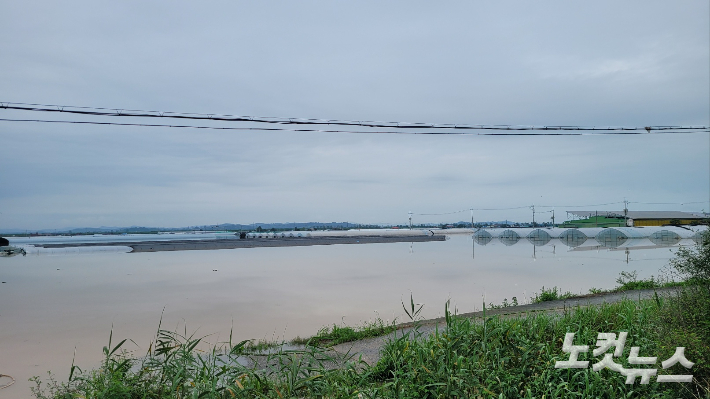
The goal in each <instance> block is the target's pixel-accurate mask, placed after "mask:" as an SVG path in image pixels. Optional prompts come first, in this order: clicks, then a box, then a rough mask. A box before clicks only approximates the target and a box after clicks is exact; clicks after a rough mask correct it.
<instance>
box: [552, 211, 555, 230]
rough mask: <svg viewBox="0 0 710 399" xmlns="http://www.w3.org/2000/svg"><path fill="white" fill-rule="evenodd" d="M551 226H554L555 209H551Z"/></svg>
mask: <svg viewBox="0 0 710 399" xmlns="http://www.w3.org/2000/svg"><path fill="white" fill-rule="evenodd" d="M552 227H555V210H554V209H553V210H552Z"/></svg>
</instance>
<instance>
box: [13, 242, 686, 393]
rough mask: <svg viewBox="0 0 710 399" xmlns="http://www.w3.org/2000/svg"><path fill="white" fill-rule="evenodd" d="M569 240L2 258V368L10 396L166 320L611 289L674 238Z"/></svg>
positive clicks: (240, 325) (185, 326) (232, 323)
mask: <svg viewBox="0 0 710 399" xmlns="http://www.w3.org/2000/svg"><path fill="white" fill-rule="evenodd" d="M640 248H641V249H636V250H631V251H625V250H618V249H617V250H609V249H603V248H587V249H586V250H581V249H585V248H578V249H577V250H574V251H573V250H571V249H570V248H569V247H567V246H565V245H561V244H560V243H559V242H557V243H556V244H555V241H553V242H551V243H549V244H547V245H544V246H538V247H535V246H533V245H532V244H530V243H528V242H525V241H521V242H519V243H517V244H515V245H511V246H508V245H504V244H503V243H502V242H500V241H499V240H493V241H491V242H489V243H488V244H487V245H485V246H483V245H479V244H476V243H474V241H473V240H472V237H471V236H470V235H455V236H451V238H450V239H449V240H447V241H442V242H423V243H413V244H410V243H388V244H366V245H328V246H312V247H281V248H248V249H233V250H214V251H181V252H156V253H123V252H105V251H103V252H102V251H96V252H90V251H89V252H80V253H60V254H56V255H47V254H42V255H33V254H30V255H28V256H26V257H22V256H16V257H12V258H0V281H2V282H3V283H2V284H0V374H9V375H12V376H13V377H15V378H16V379H17V383H16V384H15V385H14V386H12V387H10V388H8V389H5V390H2V391H0V397H13V398H16V397H30V393H29V389H28V387H29V383H28V382H27V379H28V378H29V377H32V376H34V375H39V376H46V372H47V371H48V370H52V371H53V372H54V373H55V374H56V375H57V377H58V378H59V379H66V377H67V375H68V372H69V367H70V365H71V362H72V357H73V356H74V351H75V349H76V364H78V365H79V366H81V367H82V368H92V367H96V366H97V365H98V362H99V361H100V358H101V348H102V347H103V346H104V345H107V344H108V339H109V333H110V332H111V331H112V329H113V337H114V342H118V341H119V340H121V339H123V338H130V339H132V340H133V341H135V344H134V343H131V344H130V345H131V346H130V347H129V349H133V350H135V351H136V354H137V355H140V354H142V353H144V352H145V351H146V350H147V348H148V345H149V342H150V341H151V339H152V338H153V337H154V335H155V332H156V331H157V329H158V323H159V322H160V320H161V317H162V328H166V329H171V330H173V329H179V330H180V331H185V330H186V331H187V332H188V333H192V332H195V331H196V335H197V336H203V335H208V334H212V335H210V336H209V337H208V338H207V340H208V341H210V342H218V341H222V342H223V341H226V340H227V339H228V337H229V334H230V330H231V331H232V333H233V340H234V341H238V340H242V339H267V340H273V339H276V340H281V339H286V340H289V339H292V338H294V337H296V336H301V337H304V336H311V335H313V334H315V333H316V332H317V331H318V329H319V328H321V327H323V326H326V325H332V324H341V323H345V324H347V325H359V324H362V323H364V322H367V321H372V320H374V319H375V318H378V317H379V318H381V319H383V320H385V321H389V322H392V321H393V320H394V319H395V318H396V319H397V320H398V321H405V319H404V318H403V317H404V312H403V311H402V303H401V302H402V301H403V300H404V301H405V302H408V301H409V297H410V294H411V295H412V296H413V298H414V301H415V302H417V303H422V304H424V310H423V313H422V314H423V316H424V317H427V318H431V317H439V316H441V315H442V314H443V310H444V303H445V302H446V300H447V299H451V303H452V307H455V308H457V309H458V311H459V312H471V311H474V310H480V309H481V307H482V305H483V301H484V300H485V301H486V302H487V303H495V304H498V303H501V302H502V301H503V300H504V299H508V301H510V300H511V299H512V297H516V298H517V299H518V301H519V302H521V303H523V302H526V301H527V300H528V299H529V298H530V297H531V296H533V295H534V293H536V292H539V291H540V288H541V287H542V286H545V287H552V286H557V287H560V288H561V289H562V290H564V291H570V292H573V293H587V292H588V290H589V288H591V287H596V288H613V287H614V286H615V285H616V284H615V279H616V278H617V277H618V276H619V273H620V272H621V271H632V270H636V271H638V274H639V277H641V278H645V277H649V276H651V275H655V276H657V275H659V270H660V269H662V268H664V267H665V266H666V265H667V264H668V260H669V259H670V258H671V257H672V256H673V252H674V250H675V248H660V249H658V248H657V249H648V247H647V246H640Z"/></svg>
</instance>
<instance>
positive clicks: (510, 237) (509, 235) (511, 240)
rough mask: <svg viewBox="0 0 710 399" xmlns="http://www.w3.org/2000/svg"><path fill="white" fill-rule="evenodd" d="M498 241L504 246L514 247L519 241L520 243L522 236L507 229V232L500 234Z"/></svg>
mask: <svg viewBox="0 0 710 399" xmlns="http://www.w3.org/2000/svg"><path fill="white" fill-rule="evenodd" d="M498 239H499V240H500V242H502V243H503V244H505V245H508V246H510V245H514V244H516V243H517V242H518V241H520V236H519V235H518V233H516V232H515V231H513V230H510V229H507V230H505V231H503V232H502V233H500V235H499V236H498Z"/></svg>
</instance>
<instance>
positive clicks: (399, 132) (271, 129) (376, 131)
mask: <svg viewBox="0 0 710 399" xmlns="http://www.w3.org/2000/svg"><path fill="white" fill-rule="evenodd" d="M0 121H2V122H37V123H64V124H76V125H103V126H137V127H169V128H187V129H208V130H250V131H280V132H316V133H348V134H404V135H449V136H452V135H453V136H610V135H649V134H691V133H708V132H710V129H708V130H699V131H694V130H681V131H672V130H658V131H653V130H652V131H623V132H622V131H610V132H601V131H596V132H589V131H584V132H579V133H571V132H565V133H547V132H542V133H518V132H513V133H481V132H432V131H425V132H412V131H397V130H395V131H388V130H329V129H287V128H280V127H233V126H196V125H167V124H154V123H119V122H98V121H73V120H48V119H11V118H0ZM510 130H515V129H510ZM580 130H581V129H580Z"/></svg>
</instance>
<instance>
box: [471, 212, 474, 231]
mask: <svg viewBox="0 0 710 399" xmlns="http://www.w3.org/2000/svg"><path fill="white" fill-rule="evenodd" d="M473 228H474V226H473V209H471V229H472V230H473Z"/></svg>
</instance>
